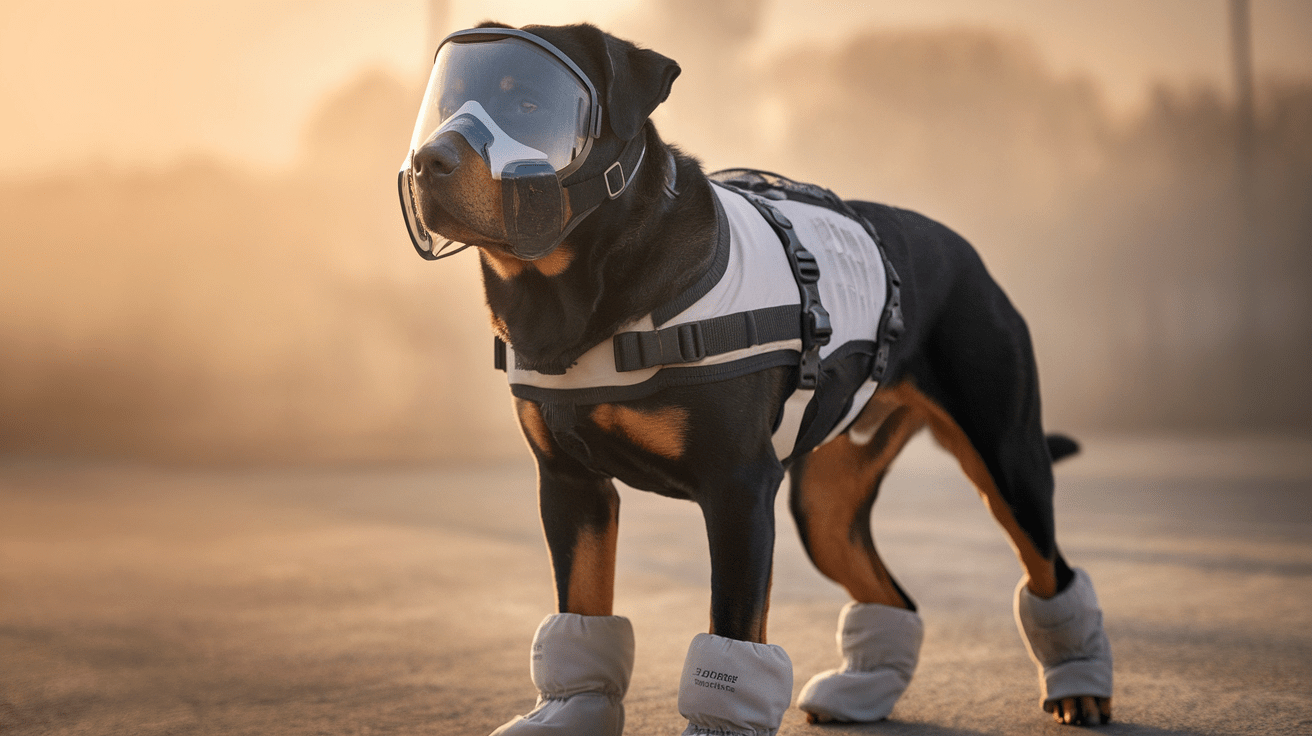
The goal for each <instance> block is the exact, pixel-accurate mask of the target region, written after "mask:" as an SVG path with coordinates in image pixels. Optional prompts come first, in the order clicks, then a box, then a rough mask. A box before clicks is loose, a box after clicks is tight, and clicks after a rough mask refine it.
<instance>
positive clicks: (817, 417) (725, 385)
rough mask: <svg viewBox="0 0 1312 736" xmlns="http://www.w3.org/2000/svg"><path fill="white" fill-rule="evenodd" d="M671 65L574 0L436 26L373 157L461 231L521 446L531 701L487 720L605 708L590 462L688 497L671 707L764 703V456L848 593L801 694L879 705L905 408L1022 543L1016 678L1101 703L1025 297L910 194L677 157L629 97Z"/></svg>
mask: <svg viewBox="0 0 1312 736" xmlns="http://www.w3.org/2000/svg"><path fill="white" fill-rule="evenodd" d="M679 72H680V69H679V66H678V65H677V64H676V63H675V62H674V61H673V60H671V59H669V58H667V57H665V56H662V55H661V54H659V53H656V52H655V51H651V50H647V49H642V48H639V47H638V46H636V45H634V44H632V43H629V42H627V41H624V40H621V39H618V38H616V37H614V36H611V35H609V34H606V33H604V32H602V31H601V30H599V29H597V28H596V27H593V26H591V25H587V24H581V25H570V26H560V27H548V26H525V27H523V28H521V29H515V28H511V27H509V26H505V25H501V24H497V23H485V24H483V25H481V26H479V27H478V28H474V29H470V30H467V31H460V32H457V33H455V34H452V35H451V36H449V37H447V39H445V40H444V41H443V43H442V44H441V46H440V47H439V50H438V53H437V56H436V59H435V64H434V69H433V73H432V77H431V79H430V83H429V87H428V90H427V92H426V95H425V99H424V104H423V108H422V109H421V111H420V115H419V121H418V123H417V124H416V128H415V134H414V138H413V140H412V145H411V150H410V152H409V153H408V155H407V157H406V159H405V163H404V164H403V166H402V169H401V172H400V177H399V185H400V196H401V203H402V209H403V212H404V213H405V216H406V222H407V225H408V227H409V229H410V233H411V237H412V240H413V241H414V243H415V246H416V248H417V249H418V250H419V251H420V254H421V255H423V256H424V257H425V258H437V257H444V256H446V255H450V254H451V252H452V251H447V250H444V248H445V245H442V246H439V243H444V244H446V245H451V244H458V245H460V248H459V249H463V248H467V247H474V248H476V249H477V252H478V254H479V258H480V260H481V266H482V277H483V284H484V287H485V291H486V299H487V306H488V309H489V311H490V313H491V321H492V326H493V330H494V332H495V335H496V338H497V342H496V345H497V348H498V351H497V356H498V361H499V362H500V364H501V367H503V368H504V369H505V370H507V371H508V373H509V374H510V382H511V386H512V394H513V395H514V397H515V398H514V403H515V410H516V412H517V415H518V418H519V422H520V425H521V427H522V429H523V433H524V436H525V438H526V440H527V443H528V445H529V447H530V448H531V450H532V452H533V455H534V457H535V459H536V462H537V468H538V494H539V499H540V508H541V517H542V524H543V528H544V530H545V535H546V539H547V544H548V547H549V551H550V556H551V564H552V568H553V571H554V575H555V588H556V598H557V600H556V603H557V610H558V613H556V614H553V615H551V616H548V617H547V619H546V620H544V621H543V623H542V625H541V626H540V627H539V629H538V632H537V635H536V637H535V639H534V643H533V649H532V652H533V658H532V677H533V681H534V683H535V684H536V685H537V687H538V690H539V694H540V696H539V700H538V705H537V707H536V708H535V709H534V710H533V711H532V712H531V713H529V714H528V715H526V716H523V717H519V718H516V719H514V720H513V721H511V722H510V723H508V724H506V725H505V726H503V727H502V728H501V729H500V730H498V732H497V733H499V734H514V735H517V736H523V735H524V734H545V733H553V734H554V733H572V734H619V733H620V732H621V731H622V729H623V720H624V710H623V703H622V699H623V696H624V692H625V690H626V689H627V686H628V681H629V676H630V673H631V670H632V660H633V633H632V628H631V626H630V625H629V622H628V620H627V619H625V618H623V617H620V616H615V615H613V612H612V598H613V589H614V576H615V550H616V539H617V529H618V526H617V523H618V518H619V506H620V497H619V494H618V493H617V492H616V489H615V486H614V484H613V479H619V480H621V481H623V482H624V483H626V484H627V485H629V486H632V487H633V488H637V489H641V490H644V491H651V492H655V493H659V494H662V495H665V496H669V497H672V498H677V499H686V500H691V501H694V502H696V503H697V504H698V506H699V507H700V508H701V511H702V514H703V516H704V518H705V523H706V533H707V536H708V540H709V546H710V554H711V611H710V628H709V631H708V632H707V633H704V634H698V635H697V636H696V637H695V638H694V640H693V643H692V645H691V646H690V648H689V652H688V655H687V659H686V663H685V669H684V673H683V676H682V679H681V681H680V684H679V707H680V712H681V713H683V715H684V716H686V717H687V718H688V720H689V725H688V729H687V731H685V733H687V734H702V733H705V734H766V733H774V732H775V731H776V730H777V729H778V727H779V724H780V721H781V719H782V716H783V712H784V710H786V708H787V707H788V706H789V704H790V702H791V699H792V666H791V663H790V661H789V660H788V657H787V654H786V653H784V652H783V650H782V649H781V648H779V647H777V646H774V645H770V644H767V643H766V616H767V611H768V607H769V596H770V583H771V564H772V559H771V558H772V554H773V544H774V539H775V518H774V500H775V495H776V493H777V491H778V489H779V486H780V484H781V483H782V481H783V480H784V476H785V473H787V475H788V477H789V481H790V502H789V507H790V509H791V511H792V514H793V516H794V518H795V520H796V523H797V527H798V530H799V532H800V535H801V538H802V543H803V545H804V547H805V549H806V552H807V554H808V555H809V556H810V558H811V560H812V561H813V562H814V563H815V565H816V567H818V568H819V569H820V571H821V572H822V573H824V574H825V575H827V576H828V577H830V578H832V579H833V580H834V581H836V582H838V583H839V584H840V585H842V586H843V587H844V588H846V590H847V591H848V592H849V593H850V594H851V597H852V603H850V604H848V606H847V607H846V608H844V609H843V611H842V613H841V616H840V623H839V649H840V654H841V655H842V657H843V664H842V666H841V667H840V668H838V669H835V670H831V671H829V672H825V673H821V674H819V675H816V676H815V677H814V678H812V679H811V681H810V682H809V683H808V684H807V685H806V686H805V687H804V688H803V689H802V691H801V694H800V696H799V698H798V705H799V707H800V708H801V709H802V710H804V711H805V712H806V713H807V714H808V720H810V721H811V722H825V721H870V720H878V719H880V718H884V717H886V716H887V715H888V714H889V711H890V710H891V708H892V706H893V703H894V702H895V701H896V700H897V698H898V697H899V696H900V695H901V694H902V692H903V690H905V688H906V687H907V684H908V683H909V681H910V678H911V674H912V671H913V670H914V668H915V665H916V659H917V656H918V652H919V646H920V640H921V632H922V628H921V624H920V619H919V617H918V615H917V614H916V606H915V603H914V602H913V601H912V599H911V597H910V596H909V595H908V594H907V592H906V591H905V590H904V589H903V588H902V586H900V585H899V584H898V582H897V581H896V580H895V579H894V577H893V575H892V574H891V573H890V572H889V571H888V569H887V568H886V567H885V565H884V564H883V562H882V561H881V560H880V557H879V555H878V554H877V552H876V550H875V545H874V541H873V539H872V536H871V531H870V514H871V509H872V506H873V504H874V501H875V497H876V495H877V494H878V491H879V487H880V483H881V481H882V479H883V477H884V474H885V471H886V470H887V469H888V467H889V464H890V463H891V462H892V460H893V458H894V457H895V456H896V455H897V453H898V452H899V451H900V450H901V449H902V448H903V446H904V445H905V444H906V443H907V441H908V440H909V439H910V438H911V437H912V436H913V435H914V434H916V433H917V432H918V431H919V430H921V429H922V428H924V427H928V428H929V431H930V432H931V433H932V434H933V436H934V437H935V439H936V440H937V441H938V442H939V443H940V444H941V445H942V446H943V447H945V448H946V449H947V450H948V451H950V452H951V453H952V454H953V455H954V456H955V457H956V459H957V460H958V462H959V463H960V465H961V468H962V470H963V471H964V472H965V474H966V475H967V476H968V478H969V479H970V481H971V482H972V483H973V484H974V485H975V487H976V488H977V489H978V491H979V493H980V495H981V496H982V497H983V499H984V502H985V504H986V505H987V506H988V508H989V510H990V511H991V512H992V514H993V515H994V517H995V518H996V520H997V521H998V523H999V524H1000V525H1001V526H1002V528H1003V530H1004V531H1005V532H1006V533H1007V537H1008V539H1009V540H1010V542H1011V544H1012V546H1013V547H1014V548H1015V551H1016V554H1017V556H1018V557H1019V559H1020V564H1021V566H1022V568H1023V570H1024V575H1023V577H1022V579H1021V583H1020V585H1019V586H1018V588H1017V590H1016V617H1017V623H1018V625H1019V627H1020V629H1021V633H1022V635H1023V637H1024V639H1025V640H1026V643H1027V646H1028V648H1029V651H1030V654H1031V657H1032V658H1033V659H1034V661H1035V663H1036V664H1037V666H1038V670H1039V680H1040V688H1041V691H1042V694H1041V699H1040V702H1041V704H1042V706H1043V708H1044V709H1045V710H1047V711H1049V712H1051V713H1052V714H1053V715H1054V717H1055V718H1056V719H1057V721H1059V722H1061V723H1068V724H1081V725H1092V724H1098V723H1106V722H1108V721H1109V720H1110V718H1111V695H1112V692H1111V652H1110V648H1109V645H1108V642H1107V638H1106V636H1105V634H1104V633H1103V627H1102V614H1101V611H1100V609H1099V607H1098V603H1097V598H1096V596H1095V595H1094V591H1093V587H1092V583H1091V581H1090V580H1089V578H1088V576H1087V574H1085V573H1084V571H1082V570H1079V569H1076V568H1072V567H1070V566H1069V565H1068V564H1067V562H1066V560H1065V559H1064V558H1063V557H1062V555H1061V553H1060V551H1059V550H1058V548H1057V543H1056V540H1055V538H1054V522H1053V501H1052V499H1053V474H1052V464H1053V462H1054V460H1055V459H1059V458H1060V457H1062V456H1064V455H1068V454H1071V453H1072V452H1074V451H1076V449H1077V445H1075V443H1074V442H1073V441H1071V440H1069V439H1067V438H1064V437H1061V436H1057V435H1052V436H1048V435H1045V433H1044V430H1043V427H1042V423H1041V421H1040V402H1039V385H1038V375H1037V371H1036V366H1035V360H1034V356H1033V350H1032V348H1031V343H1030V336H1029V333H1028V330H1027V328H1026V325H1025V322H1024V321H1023V320H1022V318H1021V316H1020V315H1019V314H1018V313H1017V311H1016V309H1015V308H1013V306H1012V305H1011V303H1010V302H1009V301H1008V299H1007V297H1006V295H1005V294H1004V293H1003V291H1002V289H1001V288H999V286H998V285H997V284H996V283H995V282H994V281H993V279H992V278H991V277H990V276H989V274H988V272H987V271H986V270H985V267H984V265H983V263H982V262H981V260H980V258H979V256H978V255H977V254H976V253H975V251H974V250H973V249H972V248H971V246H970V245H969V244H968V243H967V242H966V241H965V240H963V239H962V238H961V237H960V236H958V235H957V234H956V233H954V232H952V231H951V230H949V229H948V228H946V227H944V226H943V225H940V224H939V223H937V222H935V221H933V220H930V219H928V218H926V217H923V216H921V215H919V214H916V213H914V212H910V211H908V210H904V209H898V208H895V207H891V206H887V205H883V204H876V203H872V202H863V201H844V200H842V199H840V198H838V197H837V196H835V195H833V194H832V193H831V192H829V191H828V190H825V189H822V188H820V187H817V186H814V185H809V184H801V183H798V182H793V181H791V180H789V179H786V178H784V177H780V176H776V175H772V174H768V173H765V172H757V171H751V170H738V171H731V172H724V173H720V174H716V175H712V176H708V175H707V174H705V173H703V171H702V168H701V166H700V164H699V163H698V161H697V160H696V159H694V158H692V157H690V156H688V155H685V154H684V153H683V152H681V151H680V150H679V149H678V148H676V147H675V146H673V145H669V144H667V143H665V142H664V141H662V139H661V138H660V136H659V135H658V134H657V131H656V129H655V127H654V126H653V124H652V123H651V121H650V120H649V119H648V118H649V116H650V114H651V113H652V111H653V110H654V109H655V108H656V107H657V106H658V105H659V104H661V103H662V102H663V101H664V100H665V99H666V98H667V96H668V95H669V93H670V90H671V86H672V84H673V82H674V80H675V78H676V77H677V76H678V74H679ZM844 279H846V281H845V280H844ZM756 292H761V293H760V294H757V293H756ZM753 294H755V295H753ZM762 294H764V295H762ZM863 299H864V300H865V302H864V303H860V304H857V305H856V306H855V307H854V308H853V309H848V307H847V306H846V302H847V301H853V302H854V303H855V302H861V300H863ZM711 302H714V304H711ZM716 310H719V311H716ZM853 310H854V311H853ZM853 314H855V315H857V316H852V315H853Z"/></svg>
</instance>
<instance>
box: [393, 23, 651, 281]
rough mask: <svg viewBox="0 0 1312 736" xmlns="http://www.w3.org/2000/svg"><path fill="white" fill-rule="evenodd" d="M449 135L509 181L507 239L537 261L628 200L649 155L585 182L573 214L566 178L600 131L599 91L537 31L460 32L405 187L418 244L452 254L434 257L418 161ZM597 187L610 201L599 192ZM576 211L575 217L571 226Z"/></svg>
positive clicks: (432, 84)
mask: <svg viewBox="0 0 1312 736" xmlns="http://www.w3.org/2000/svg"><path fill="white" fill-rule="evenodd" d="M448 132H454V133H457V134H459V135H461V136H462V137H464V138H465V140H466V141H467V142H468V143H469V145H470V147H471V148H472V149H473V150H474V151H475V152H476V153H478V154H479V155H480V156H481V157H482V158H483V160H484V162H485V163H486V164H487V166H488V169H489V170H490V172H491V174H492V178H493V179H496V180H500V181H501V183H502V195H503V196H502V200H503V204H504V205H505V207H504V212H505V218H506V232H507V237H508V238H509V240H510V245H511V248H512V250H513V251H514V252H515V254H516V255H518V256H520V257H522V258H529V259H532V258H540V257H542V256H544V255H546V254H547V253H550V252H551V250H552V249H554V248H555V246H556V245H557V244H558V243H559V242H560V240H561V239H563V238H564V236H565V235H566V234H568V232H569V231H570V230H571V229H572V228H573V227H574V226H575V225H577V224H578V221H579V220H581V219H582V218H583V217H584V216H585V215H587V214H588V213H590V212H591V211H592V210H594V209H596V207H597V206H599V205H600V203H601V201H602V200H603V199H604V198H605V197H606V196H609V197H610V198H614V197H616V196H619V193H620V192H622V191H623V190H624V188H625V187H626V186H627V184H628V182H629V181H630V180H631V179H632V173H633V172H634V170H636V168H637V164H638V163H640V162H641V155H642V153H643V152H644V151H645V146H643V147H642V149H641V150H636V153H637V160H636V161H635V160H634V156H632V153H633V152H631V151H630V150H629V149H632V148H634V147H633V146H632V145H630V146H626V147H625V151H624V153H623V154H622V155H621V156H620V159H621V160H620V161H616V162H615V163H613V164H611V167H610V168H608V169H607V171H606V173H605V174H604V175H603V176H601V177H594V179H595V181H591V182H583V183H582V184H585V185H588V186H583V187H578V190H579V191H577V192H575V187H574V186H571V187H569V189H570V192H571V194H572V195H574V197H575V199H577V200H580V201H575V200H574V199H571V201H570V204H571V205H573V207H572V208H566V207H565V206H564V204H565V196H566V188H565V187H563V186H562V181H563V180H564V179H566V178H567V177H569V176H570V175H571V174H573V173H574V172H575V171H577V170H578V169H579V167H581V166H582V165H583V163H584V161H585V160H586V159H587V157H588V153H589V152H590V151H591V150H592V146H593V142H594V141H595V140H596V139H597V138H598V137H599V136H600V135H601V103H600V100H599V98H598V96H597V90H596V89H595V88H594V87H593V85H592V82H591V81H589V80H588V78H587V76H586V75H585V74H584V73H583V71H582V70H580V69H579V67H578V65H576V64H575V63H574V62H573V61H572V60H571V59H570V58H569V57H567V56H565V54H564V53H562V52H561V51H560V50H559V49H557V48H556V47H554V46H552V45H551V44H550V43H548V42H546V41H545V40H543V39H541V38H538V37H537V36H534V35H532V34H530V33H526V32H524V31H519V30H515V29H501V28H478V29H472V30H467V31H457V32H456V33H453V34H451V35H450V36H447V37H446V39H444V40H443V41H442V44H441V45H440V46H439V47H438V51H437V56H436V59H435V61H434V64H433V72H432V75H431V76H430V77H429V80H428V88H427V90H426V91H425V93H424V101H423V105H422V107H421V108H420V111H419V118H418V120H417V121H416V123H415V129H414V134H413V135H412V136H411V139H410V151H409V152H408V153H407V154H406V158H405V161H404V163H403V164H402V165H401V171H400V178H399V182H398V183H399V186H400V194H401V208H402V210H403V211H404V213H405V218H406V225H407V227H408V228H409V230H410V237H411V240H412V241H413V242H414V244H415V248H416V249H417V250H418V251H419V254H420V255H421V256H424V257H425V258H429V259H432V258H438V257H442V256H444V255H450V253H448V254H442V255H441V256H440V255H439V253H438V252H434V250H433V241H432V235H431V234H430V233H429V232H428V231H427V230H426V229H425V228H424V227H423V224H422V222H421V221H420V218H419V217H418V214H417V213H418V211H419V209H418V207H417V206H416V189H415V182H414V177H413V175H412V161H413V157H414V155H415V152H416V151H419V150H420V149H421V148H422V147H423V146H424V145H425V144H427V143H429V142H431V141H434V140H435V139H436V138H437V137H438V136H440V135H443V134H446V133H448ZM625 159H627V161H625ZM622 163H626V164H627V165H622ZM626 168H627V169H629V171H627V172H626V171H625V169H626ZM585 190H586V191H585ZM595 190H599V191H601V194H602V195H603V196H602V197H600V198H598V197H595V196H592V195H593V194H594V193H595ZM581 194H587V195H588V196H587V197H581V196H579V195H581ZM592 199H596V201H595V203H594V202H591V201H582V200H592ZM580 205H584V206H580ZM567 209H572V211H573V216H572V217H571V218H570V220H569V221H568V222H566V221H565V219H564V213H565V212H566V211H567ZM449 244H450V243H449V241H447V242H446V243H444V244H443V245H442V248H445V247H446V245H449ZM439 252H440V251H439Z"/></svg>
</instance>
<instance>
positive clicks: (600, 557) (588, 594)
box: [565, 497, 619, 616]
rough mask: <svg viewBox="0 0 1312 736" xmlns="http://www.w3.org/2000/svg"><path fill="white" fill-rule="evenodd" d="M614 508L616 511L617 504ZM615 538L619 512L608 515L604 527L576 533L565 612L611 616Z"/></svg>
mask: <svg viewBox="0 0 1312 736" xmlns="http://www.w3.org/2000/svg"><path fill="white" fill-rule="evenodd" d="M617 498H618V497H617ZM615 510H616V512H618V511H619V508H618V505H617V506H616V508H615ZM618 540H619V520H618V514H616V515H614V516H612V517H611V521H610V524H608V525H607V526H606V528H605V529H585V530H583V531H581V532H580V533H579V538H578V541H577V542H576V543H575V545H574V560H573V564H572V565H571V566H570V573H569V600H568V602H567V603H568V610H567V611H565V612H566V613H577V614H580V615H582V616H609V615H611V611H612V610H613V605H614V601H615V547H616V544H617V542H618Z"/></svg>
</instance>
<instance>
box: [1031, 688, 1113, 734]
mask: <svg viewBox="0 0 1312 736" xmlns="http://www.w3.org/2000/svg"><path fill="white" fill-rule="evenodd" d="M1046 705H1047V706H1049V708H1048V710H1050V711H1051V712H1052V717H1053V718H1054V719H1055V720H1056V721H1057V722H1058V723H1062V724H1065V725H1069V726H1099V725H1102V724H1104V723H1110V722H1111V720H1112V699H1111V698H1099V697H1093V696H1089V695H1082V696H1079V697H1074V698H1062V699H1061V700H1053V701H1051V702H1049V703H1047V704H1046Z"/></svg>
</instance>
